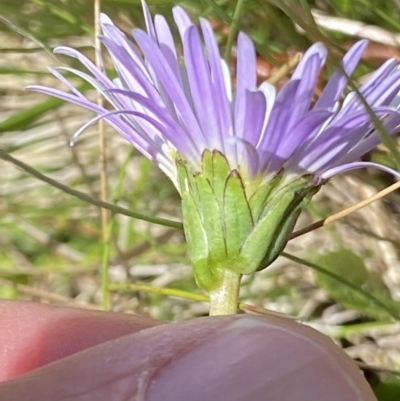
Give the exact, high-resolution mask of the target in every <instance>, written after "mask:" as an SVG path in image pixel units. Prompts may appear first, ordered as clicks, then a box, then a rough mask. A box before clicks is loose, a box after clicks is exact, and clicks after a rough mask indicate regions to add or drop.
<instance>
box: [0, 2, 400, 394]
mask: <svg viewBox="0 0 400 401" xmlns="http://www.w3.org/2000/svg"><path fill="white" fill-rule="evenodd" d="M148 3H149V5H150V7H151V10H152V11H153V13H154V12H159V13H163V14H164V15H166V16H167V17H168V18H170V17H171V8H172V6H173V5H176V4H180V5H182V6H184V7H185V8H186V10H187V11H188V12H189V13H190V14H191V15H192V16H193V17H198V16H203V17H207V18H209V19H210V20H211V21H212V22H213V26H214V27H215V29H216V32H217V35H218V39H219V42H220V45H221V48H222V49H223V48H224V47H225V46H226V43H227V37H228V35H229V26H230V24H231V22H232V16H233V14H234V11H235V6H236V1H233V0H219V1H213V0H185V1H184V2H172V1H168V0H149V1H148ZM101 9H102V11H103V12H105V13H107V14H109V15H110V17H111V18H112V19H113V20H114V22H115V23H116V25H118V26H119V27H120V28H121V29H123V30H124V31H125V32H126V33H128V34H129V32H130V30H131V29H132V28H133V27H134V26H141V27H142V26H143V17H142V11H141V6H140V3H139V1H138V0H102V1H101ZM239 21H240V23H239V28H240V29H241V30H244V31H246V32H247V33H249V34H250V35H251V36H252V38H253V39H254V41H255V43H256V46H257V51H258V54H259V63H258V73H259V80H260V82H262V81H263V80H266V79H268V78H269V77H270V76H271V75H272V74H274V72H275V71H276V70H277V68H279V66H281V65H282V64H284V63H285V62H287V61H288V60H289V59H290V57H292V56H293V55H294V54H296V52H298V51H304V50H305V49H306V48H307V46H309V45H310V44H311V43H313V42H315V41H316V40H322V41H324V42H325V43H326V45H327V46H328V48H329V49H330V51H331V56H332V57H331V59H330V61H329V63H328V65H327V68H326V71H325V73H326V74H325V75H324V76H322V77H321V85H320V88H318V90H320V89H321V88H322V87H323V85H324V82H326V78H327V76H328V74H329V72H331V71H332V70H333V68H335V65H336V64H337V60H338V56H340V55H341V54H342V52H343V51H344V50H345V49H347V48H349V47H350V46H351V44H352V43H354V42H355V41H356V40H357V39H358V38H367V39H370V40H371V43H370V45H369V47H368V49H367V51H366V53H365V55H364V59H363V62H362V64H361V65H360V67H359V68H358V70H357V72H356V74H355V77H354V82H355V83H357V84H358V83H360V82H362V80H363V79H365V77H366V76H368V74H369V73H371V71H373V70H374V69H376V68H377V67H378V66H379V65H381V64H382V63H383V62H385V61H386V60H387V59H388V58H391V57H395V58H397V59H398V60H399V61H400V22H399V21H400V1H398V0H394V1H391V2H388V1H383V0H380V1H374V2H373V3H371V2H369V1H367V0H351V1H350V0H315V1H306V0H299V1H292V0H269V1H267V0H247V1H245V2H244V9H243V10H242V13H241V18H240V20H239ZM93 35H94V12H93V3H92V2H91V1H88V0H81V1H79V0H69V1H66V0H65V1H56V0H51V1H47V0H46V1H45V0H30V1H28V0H13V1H10V0H5V1H2V2H1V3H0V97H1V101H0V149H2V150H5V151H7V152H8V153H9V154H11V155H12V156H13V157H15V158H17V159H19V160H21V161H23V162H24V163H26V164H28V165H29V166H31V167H33V168H35V169H36V170H38V171H40V172H41V173H42V174H45V175H48V176H50V177H51V178H53V179H55V180H57V181H58V182H60V183H62V184H63V185H67V186H69V187H72V188H74V189H76V190H79V191H81V192H84V193H87V194H89V195H91V196H92V197H98V196H99V191H100V184H99V171H100V165H99V146H98V133H97V129H96V127H93V128H92V129H91V130H89V131H87V132H86V133H85V134H84V135H83V136H82V137H81V138H80V139H79V140H78V142H77V143H76V145H75V146H74V147H70V146H69V145H68V143H69V140H70V138H71V136H72V135H73V134H74V132H75V131H76V130H77V129H78V128H79V127H80V126H82V125H83V124H84V123H85V122H87V121H88V120H89V119H90V118H91V117H92V115H91V114H90V113H88V112H87V111H85V110H81V109H79V108H78V107H75V106H72V105H69V104H64V103H63V102H61V101H58V100H55V99H49V98H46V97H45V96H42V95H39V94H36V93H30V92H28V91H25V90H24V87H25V86H26V85H28V84H33V83H41V84H47V85H49V86H58V85H59V83H58V82H56V81H55V80H54V78H53V77H52V76H51V75H50V74H48V73H47V71H46V67H47V66H53V67H54V66H59V65H62V64H66V63H69V65H72V66H74V67H76V68H81V67H80V66H79V65H78V64H77V63H75V62H74V60H70V59H65V58H62V59H61V58H60V59H58V58H57V57H55V56H54V55H52V49H53V48H54V47H56V46H58V45H68V46H72V47H74V48H77V49H79V50H80V51H82V52H84V53H85V54H88V55H89V56H90V57H91V58H93V57H94V55H93V53H94V52H93V43H94V40H93ZM234 54H235V49H234V48H233V58H232V63H231V64H232V65H231V68H232V70H234V61H235V60H234ZM284 81H285V78H284V79H282V80H281V81H280V82H278V84H277V85H278V86H281V85H282V84H283V83H284ZM76 83H77V85H81V84H82V83H81V82H78V81H77V82H76ZM318 90H317V92H318ZM84 91H85V93H86V94H87V96H89V97H93V98H95V96H96V94H95V93H94V92H93V91H92V90H90V89H89V88H86V87H84ZM105 128H106V143H107V148H106V149H107V150H106V157H107V185H108V192H109V196H108V201H109V202H110V203H116V204H118V205H119V206H122V207H124V208H127V209H129V210H132V211H135V212H139V213H143V214H145V215H150V216H158V217H163V218H167V219H172V220H175V221H179V220H180V201H179V196H178V194H177V192H176V191H175V189H174V187H173V185H172V184H171V183H170V182H169V180H168V179H167V178H166V177H165V176H164V175H163V174H162V173H161V172H160V171H159V170H158V169H157V167H156V166H153V165H152V164H151V163H150V162H149V161H148V160H147V159H145V158H144V157H142V156H141V155H140V154H139V153H138V152H137V151H135V150H134V149H132V147H131V146H130V145H129V144H127V143H126V142H124V140H122V139H121V138H120V137H119V136H118V135H117V134H116V133H115V132H113V131H112V130H111V129H109V127H105ZM395 139H396V142H397V141H398V138H397V137H395ZM393 151H394V149H393V148H392V149H388V148H386V147H385V146H380V147H379V148H378V149H377V150H375V151H374V152H372V153H371V154H369V155H367V156H366V158H367V159H369V160H374V161H378V162H380V163H384V164H387V165H389V166H391V167H394V166H395V163H394V161H393V160H394V158H393V157H392V154H393ZM393 182H394V181H393V178H392V177H391V176H389V175H387V174H383V173H377V172H374V171H362V172H356V173H352V174H347V175H345V176H341V177H337V178H335V179H333V180H332V181H331V182H330V183H328V184H327V185H326V186H325V187H324V188H323V190H322V191H321V192H320V193H319V194H318V195H317V196H316V197H315V201H314V202H313V203H312V205H311V206H310V207H309V209H308V210H307V212H306V213H304V214H303V215H302V216H301V218H300V219H299V223H298V227H303V226H306V225H307V224H310V223H311V222H313V221H315V220H318V219H321V218H324V217H327V216H329V215H330V214H332V213H334V212H336V211H339V210H340V209H342V208H345V207H347V206H350V205H352V204H355V203H357V202H359V201H360V200H362V199H365V198H367V197H369V196H372V195H374V194H376V193H377V192H378V191H379V190H381V189H382V188H384V187H386V186H388V185H390V184H392V183H393ZM399 205H400V193H399V191H397V193H396V192H394V193H392V194H390V195H389V196H387V197H385V198H384V199H383V200H380V201H377V202H375V203H374V204H372V205H370V206H368V207H366V208H364V209H362V210H360V211H359V212H357V213H354V214H353V215H351V216H350V217H346V218H345V219H343V220H340V221H337V222H336V223H334V224H332V225H330V226H327V227H326V228H324V229H319V230H317V231H314V232H311V233H308V234H306V235H304V236H301V237H299V238H296V239H295V240H293V241H291V242H290V243H289V245H288V247H287V250H286V252H287V253H288V255H287V254H286V255H285V256H286V257H281V258H279V259H278V260H277V261H276V262H275V263H274V264H273V265H272V266H270V267H269V268H268V269H267V270H265V271H263V272H259V273H257V274H255V275H254V276H248V277H245V278H244V280H243V285H242V290H241V301H242V302H244V303H247V304H250V305H254V307H255V308H257V309H258V310H259V311H262V310H263V309H268V310H273V311H277V312H280V313H285V314H288V315H290V316H294V317H296V318H298V319H301V320H302V321H304V322H306V323H307V324H310V325H312V326H313V327H315V328H317V329H318V330H321V331H322V332H324V333H326V334H328V335H330V336H331V337H332V338H334V339H335V340H336V341H337V342H339V343H340V344H341V345H342V346H343V347H344V348H345V349H346V351H347V352H348V353H349V354H350V355H351V356H352V357H353V358H355V359H357V360H358V361H361V362H363V363H365V364H368V365H372V366H374V367H376V368H377V369H366V374H367V376H368V378H369V380H370V382H371V384H372V385H373V387H374V388H375V390H376V392H377V394H378V396H379V400H380V401H382V400H396V399H400V390H399V379H398V377H399V376H398V375H396V374H394V373H393V374H390V371H396V370H397V371H399V370H400V324H399V322H398V321H399V316H400V259H399V256H400V255H399V252H400V222H399V213H400V206H399ZM110 222H111V223H110V227H111V228H109V230H110V245H109V246H108V247H107V248H106V250H104V246H103V244H102V239H101V238H102V228H101V221H100V211H99V209H98V208H97V207H95V206H93V205H91V204H89V203H85V202H82V201H81V200H79V199H77V198H75V197H73V196H70V195H67V194H65V193H64V192H62V191H60V190H59V189H56V188H54V187H52V186H50V185H48V184H46V183H44V182H42V181H40V180H38V179H37V178H35V177H33V176H31V175H29V174H27V173H26V172H24V171H23V170H21V169H20V168H18V167H17V166H15V165H14V164H13V163H10V162H6V161H3V160H0V297H2V298H12V299H27V300H34V301H41V302H48V303H52V304H62V305H74V306H79V307H86V308H100V305H101V303H102V291H101V288H102V286H101V274H100V271H101V266H102V260H103V259H104V256H106V257H107V256H108V252H109V258H106V259H107V260H109V263H108V277H109V280H110V283H111V286H110V290H111V289H112V290H113V291H110V306H111V309H112V310H114V311H120V312H128V313H139V314H144V315H150V316H151V317H153V318H156V319H164V320H180V319H187V318H191V317H195V316H202V315H205V314H207V304H206V303H204V302H200V301H199V300H196V299H200V300H201V299H202V298H201V296H200V298H196V295H194V294H200V293H199V291H198V290H197V288H196V285H195V283H194V280H193V278H192V273H191V268H190V266H189V258H188V254H187V249H186V245H185V241H184V237H183V233H182V232H181V231H180V230H177V229H171V228H167V227H162V226H159V225H154V224H150V223H147V222H144V221H140V220H135V219H132V218H129V217H127V216H123V215H120V214H116V215H113V216H111V215H110ZM148 286H151V287H150V288H149V287H148ZM166 289H174V290H175V291H172V292H171V291H170V292H169V293H172V294H174V295H175V296H170V295H166V293H167V292H168V290H166ZM177 290H179V291H181V292H178V291H177ZM182 291H186V292H190V293H192V294H193V295H192V297H193V298H194V299H187V298H185V297H183V296H182V295H184V294H183V292H182ZM378 368H379V369H378Z"/></svg>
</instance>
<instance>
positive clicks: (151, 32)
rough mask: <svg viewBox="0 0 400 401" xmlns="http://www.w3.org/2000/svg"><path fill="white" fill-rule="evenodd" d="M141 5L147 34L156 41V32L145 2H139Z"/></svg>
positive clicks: (143, 0)
mask: <svg viewBox="0 0 400 401" xmlns="http://www.w3.org/2000/svg"><path fill="white" fill-rule="evenodd" d="M141 3H142V9H143V15H144V21H145V23H146V29H147V33H148V34H149V36H150V37H151V38H152V39H153V40H156V31H155V29H154V24H153V19H152V17H151V14H150V11H149V7H147V4H146V1H145V0H141Z"/></svg>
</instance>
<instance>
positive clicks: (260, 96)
mask: <svg viewBox="0 0 400 401" xmlns="http://www.w3.org/2000/svg"><path fill="white" fill-rule="evenodd" d="M245 96H246V98H245V110H244V113H242V114H243V122H239V123H241V125H242V127H243V128H242V129H243V132H242V133H240V135H238V137H239V138H243V139H244V140H245V141H246V142H248V143H249V144H250V145H252V146H253V147H254V148H255V146H256V144H257V143H258V140H259V138H260V136H261V132H262V129H263V126H264V120H265V113H266V107H267V101H266V99H265V95H264V93H262V92H261V91H259V90H257V91H251V90H246V92H245ZM238 125H239V124H238Z"/></svg>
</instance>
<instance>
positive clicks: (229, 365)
mask: <svg viewBox="0 0 400 401" xmlns="http://www.w3.org/2000/svg"><path fill="white" fill-rule="evenodd" d="M0 399H4V400H7V401H37V400H46V401H58V400H63V401H123V400H138V401H189V400H190V401H204V400H210V401H226V400H230V401H249V400H252V401H286V400H290V401H310V400H323V401H376V399H375V397H374V395H373V393H372V391H371V390H370V388H369V386H368V384H367V383H366V381H365V380H364V379H363V376H362V374H361V372H360V371H359V370H358V368H357V367H356V366H355V364H354V363H353V361H352V360H351V359H350V358H349V357H348V356H347V355H346V354H345V353H344V352H343V351H342V350H341V349H340V348H339V347H337V346H336V345H335V344H334V343H333V342H332V341H331V340H330V339H328V338H326V337H325V336H323V335H322V334H320V333H318V332H316V331H314V330H313V329H311V328H308V327H305V326H302V325H299V324H296V323H294V322H292V321H288V320H286V319H279V318H267V319H266V318H256V317H251V316H247V315H239V316H228V317H213V318H201V319H195V320H191V321H186V322H180V323H173V324H167V325H160V326H156V327H153V328H148V329H144V330H141V331H140V332H137V333H133V334H129V335H126V336H124V337H120V338H117V339H114V340H111V341H108V342H106V343H103V344H99V345H97V346H94V347H92V348H89V349H86V350H84V351H81V352H78V353H76V354H74V355H70V356H68V357H65V358H63V359H61V360H58V361H56V362H53V363H51V364H49V365H46V366H44V367H42V368H40V369H36V370H35V371H32V372H29V373H27V374H25V375H22V376H20V377H18V378H16V379H14V380H11V381H8V382H4V383H2V384H0Z"/></svg>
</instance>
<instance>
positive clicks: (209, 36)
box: [200, 18, 232, 144]
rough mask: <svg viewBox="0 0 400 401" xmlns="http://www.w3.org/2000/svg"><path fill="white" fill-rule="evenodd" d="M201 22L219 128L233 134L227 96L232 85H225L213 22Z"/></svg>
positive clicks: (222, 132)
mask: <svg viewBox="0 0 400 401" xmlns="http://www.w3.org/2000/svg"><path fill="white" fill-rule="evenodd" d="M200 24H201V29H202V32H203V37H204V42H205V44H206V47H207V51H208V62H209V68H210V73H211V82H212V88H213V92H214V105H215V107H216V115H217V117H218V118H219V130H220V134H221V135H222V137H223V136H224V135H231V134H232V118H231V111H230V104H229V99H228V96H227V92H228V90H229V89H230V86H229V88H227V87H226V85H225V79H224V73H223V71H222V65H221V57H220V53H219V49H218V44H217V42H216V40H215V35H214V32H213V30H212V27H211V24H210V23H209V22H208V21H207V20H205V19H204V18H200ZM221 143H222V144H223V138H221Z"/></svg>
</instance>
